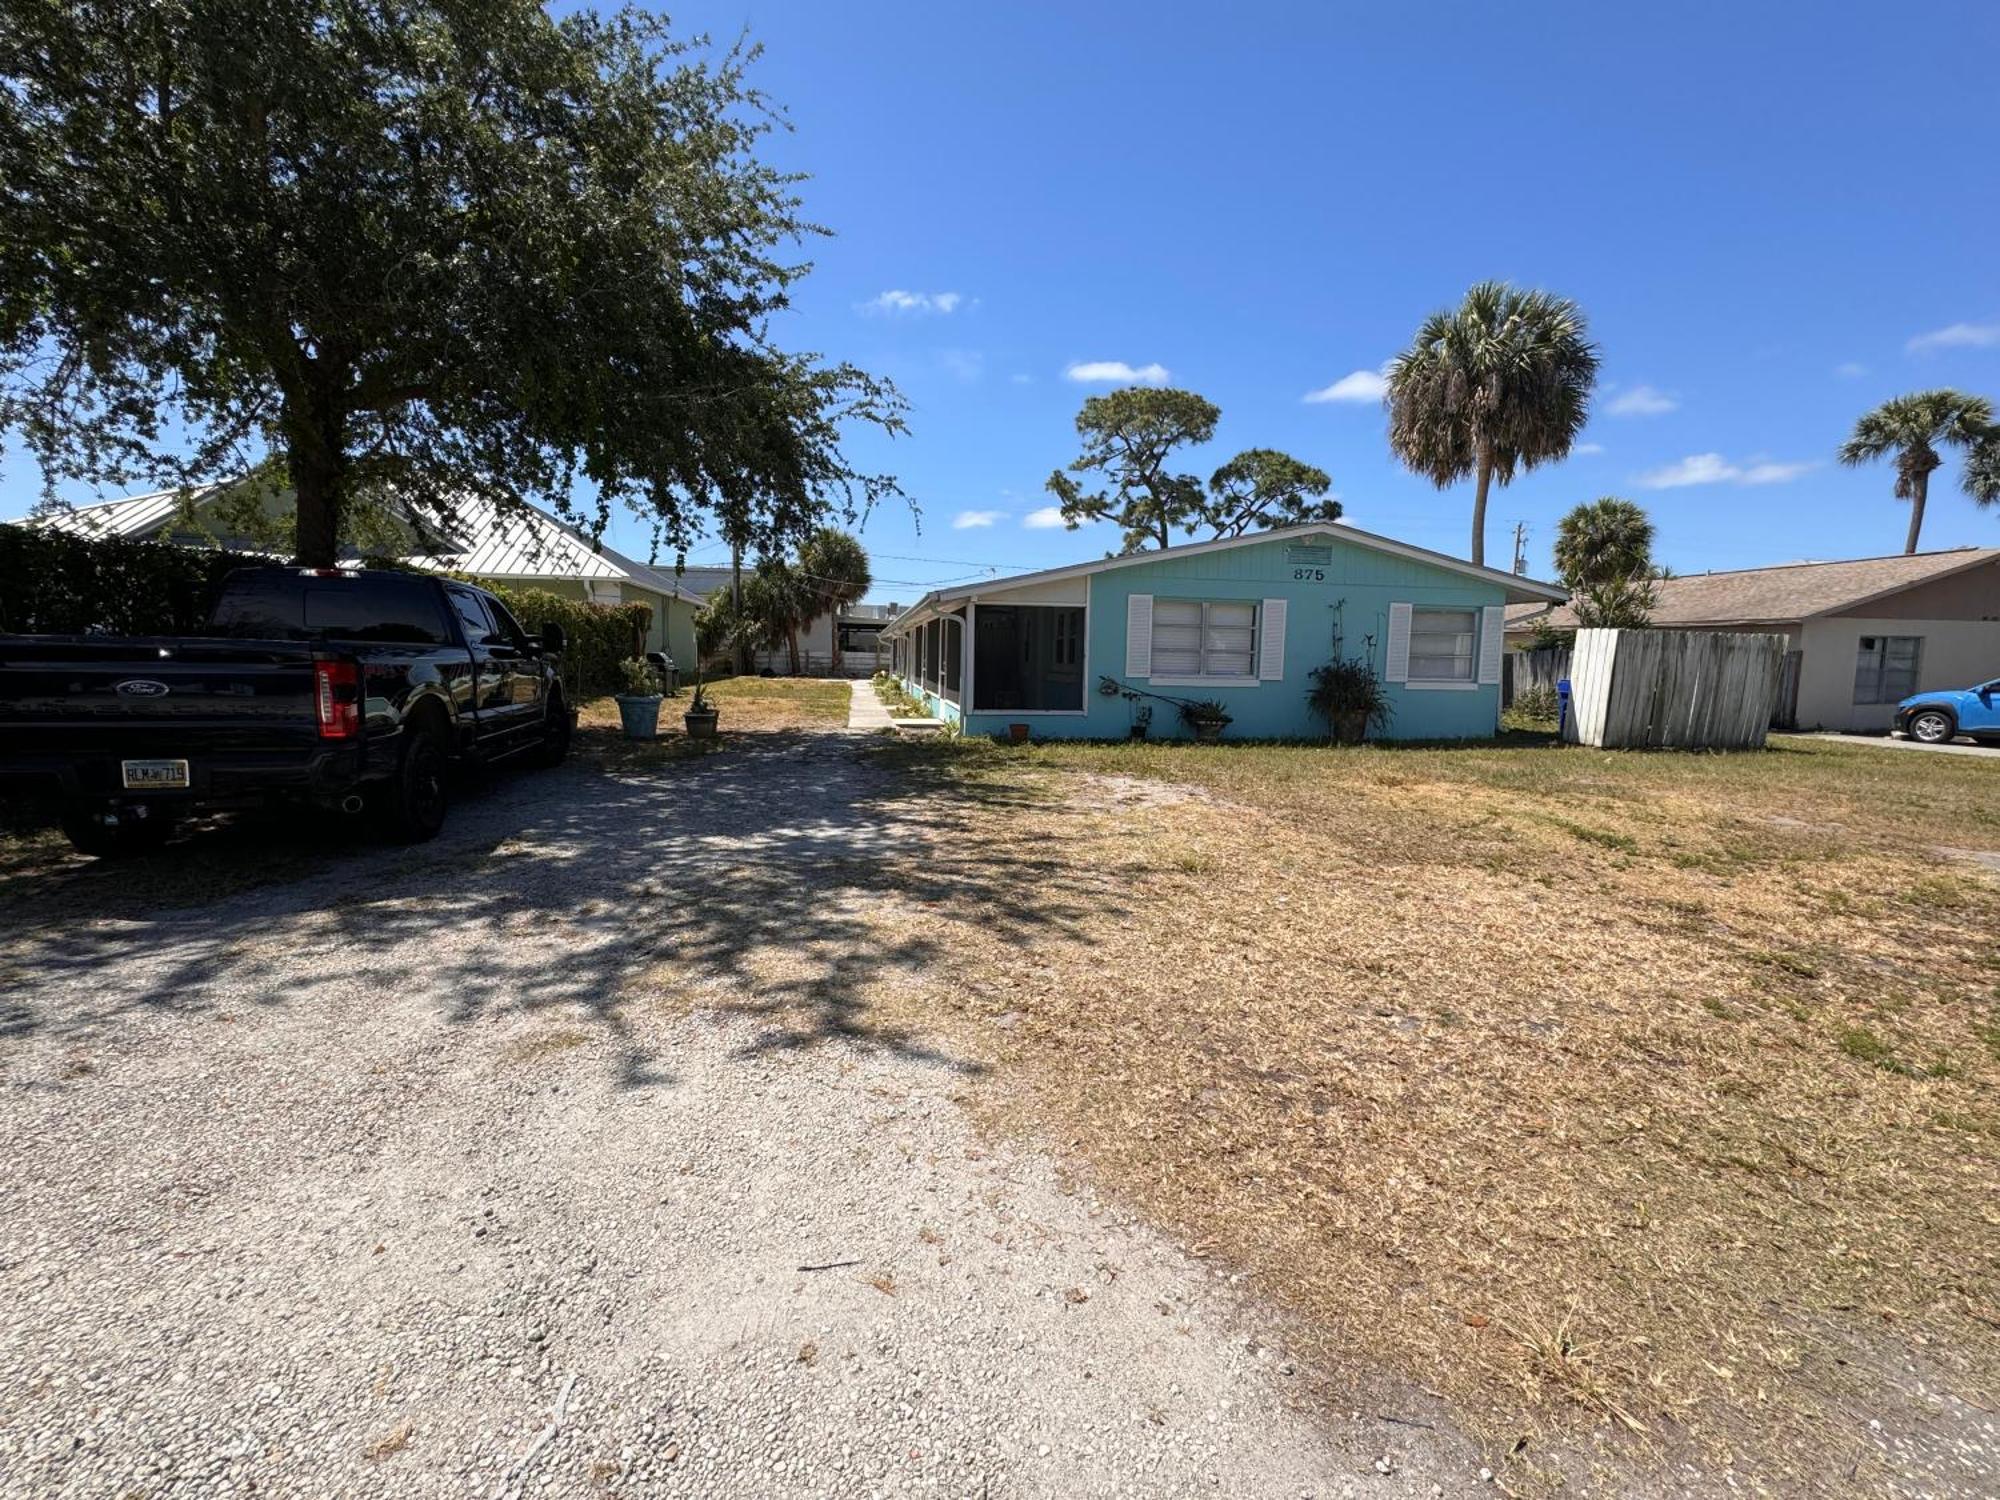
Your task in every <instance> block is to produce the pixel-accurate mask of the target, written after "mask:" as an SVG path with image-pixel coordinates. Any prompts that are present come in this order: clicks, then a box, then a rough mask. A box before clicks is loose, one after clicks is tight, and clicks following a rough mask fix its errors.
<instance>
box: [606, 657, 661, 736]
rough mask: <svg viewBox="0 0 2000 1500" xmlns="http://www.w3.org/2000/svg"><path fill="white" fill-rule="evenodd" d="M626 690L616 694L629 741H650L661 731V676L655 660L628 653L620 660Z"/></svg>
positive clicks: (619, 715)
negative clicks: (655, 667)
mask: <svg viewBox="0 0 2000 1500" xmlns="http://www.w3.org/2000/svg"><path fill="white" fill-rule="evenodd" d="M618 677H619V680H620V681H621V682H623V683H624V684H625V691H624V692H622V693H618V694H616V695H615V696H616V698H617V701H618V717H619V718H620V719H621V720H623V721H624V724H625V738H626V739H628V740H650V739H652V738H654V737H655V736H657V735H658V734H659V732H660V678H659V674H658V673H656V672H655V671H654V670H653V666H652V663H651V662H648V661H645V660H644V659H642V658H640V657H637V656H628V657H626V658H625V660H623V661H621V662H620V663H618Z"/></svg>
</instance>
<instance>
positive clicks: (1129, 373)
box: [1063, 359, 1167, 385]
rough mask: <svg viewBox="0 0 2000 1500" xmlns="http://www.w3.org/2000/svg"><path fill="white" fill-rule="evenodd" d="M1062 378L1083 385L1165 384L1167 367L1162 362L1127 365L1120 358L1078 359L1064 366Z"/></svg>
mask: <svg viewBox="0 0 2000 1500" xmlns="http://www.w3.org/2000/svg"><path fill="white" fill-rule="evenodd" d="M1063 378H1064V379H1065V380H1075V381H1078V382H1080V383H1082V384H1085V385H1091V384H1098V383H1103V384H1115V385H1165V384H1166V383H1167V367H1166V366H1165V365H1162V364H1150V365H1138V366H1133V365H1128V364H1126V363H1125V361H1124V360H1122V359H1092V360H1080V361H1077V362H1074V363H1071V364H1069V365H1067V366H1065V367H1064V369H1063Z"/></svg>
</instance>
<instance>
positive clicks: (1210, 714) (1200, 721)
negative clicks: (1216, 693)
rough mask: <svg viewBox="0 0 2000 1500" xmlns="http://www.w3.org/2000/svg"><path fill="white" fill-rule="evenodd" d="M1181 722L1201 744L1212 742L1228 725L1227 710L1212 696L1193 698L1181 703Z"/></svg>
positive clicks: (1219, 737) (1220, 736)
mask: <svg viewBox="0 0 2000 1500" xmlns="http://www.w3.org/2000/svg"><path fill="white" fill-rule="evenodd" d="M1181 722H1182V723H1183V724H1185V725H1187V727H1188V728H1189V729H1191V730H1193V731H1194V737H1195V738H1196V739H1197V740H1199V741H1201V742H1202V743H1203V744H1214V743H1215V741H1217V740H1219V739H1221V738H1222V731H1223V730H1225V729H1227V728H1228V727H1229V723H1230V719H1229V710H1228V709H1226V708H1224V707H1223V706H1222V705H1221V704H1220V703H1218V702H1217V701H1216V700H1215V699H1213V698H1195V699H1191V700H1190V701H1188V702H1186V703H1183V704H1182V705H1181Z"/></svg>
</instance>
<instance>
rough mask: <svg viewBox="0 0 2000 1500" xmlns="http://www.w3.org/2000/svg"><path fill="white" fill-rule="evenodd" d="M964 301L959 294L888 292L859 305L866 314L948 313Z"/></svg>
mask: <svg viewBox="0 0 2000 1500" xmlns="http://www.w3.org/2000/svg"><path fill="white" fill-rule="evenodd" d="M964 300H965V296H964V294H963V293H961V292H904V291H888V292H884V293H883V294H882V295H881V296H879V297H877V298H876V299H875V300H874V301H872V302H864V303H862V304H861V310H862V311H863V312H866V313H949V312H956V311H957V310H958V304H959V303H961V302H963V301H964Z"/></svg>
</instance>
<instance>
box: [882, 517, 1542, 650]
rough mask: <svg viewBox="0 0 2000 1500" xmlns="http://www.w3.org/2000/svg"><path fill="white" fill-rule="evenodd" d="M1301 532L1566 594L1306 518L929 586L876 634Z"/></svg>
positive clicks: (1511, 589) (1513, 593)
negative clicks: (980, 599)
mask: <svg viewBox="0 0 2000 1500" xmlns="http://www.w3.org/2000/svg"><path fill="white" fill-rule="evenodd" d="M1307 536H1327V537H1332V538H1334V539H1335V540H1338V541H1343V542H1348V543H1351V544H1352V545H1354V546H1357V547H1366V548H1367V549H1369V550H1370V551H1373V552H1386V553H1388V554H1390V555H1391V556H1393V557H1404V558H1409V559H1410V560H1412V561H1414V562H1421V563H1428V564H1430V565H1431V566H1432V567H1436V568H1444V569H1447V570H1449V571H1451V572H1454V573H1463V574H1464V575H1466V576H1467V577H1469V578H1477V579H1480V580H1481V581H1483V582H1486V583H1495V584H1498V585H1500V586H1501V587H1502V588H1504V589H1505V590H1506V591H1507V598H1508V599H1509V600H1511V601H1519V602H1523V603H1528V602H1532V603H1534V604H1535V605H1536V606H1537V607H1538V608H1545V607H1547V606H1548V605H1550V604H1558V603H1561V602H1562V600H1563V599H1564V598H1565V597H1566V595H1565V594H1564V592H1563V590H1562V589H1560V588H1558V587H1557V586H1556V585H1554V584H1552V583H1537V582H1536V581H1535V580H1534V579H1532V578H1522V577H1520V576H1518V575H1517V574H1513V573H1503V572H1501V571H1500V569H1498V568H1486V567H1480V566H1479V565H1477V564H1475V563H1469V562H1466V561H1465V560H1464V559H1462V558H1457V557H1447V556H1446V555H1445V554H1444V553H1442V552H1432V551H1431V550H1430V549H1429V548H1427V547H1413V546H1411V545H1410V544H1409V543H1408V542H1399V541H1396V540H1395V539H1394V538H1392V537H1386V536H1377V535H1376V534H1375V533H1374V532H1372V531H1362V530H1360V529H1359V528H1357V527H1353V526H1348V525H1346V524H1344V523H1342V522H1338V521H1309V522H1307V523H1305V524H1304V525H1301V526H1276V527H1273V528H1272V529H1271V530H1269V531H1252V532H1246V533H1245V534H1244V535H1242V536H1230V537H1220V538H1217V539H1216V540H1214V541H1210V542H1183V543H1181V544H1180V545H1179V546H1177V547H1158V548H1155V549H1154V550H1152V551H1150V552H1127V553H1124V554H1122V555H1120V556H1118V557H1100V558H1097V559H1096V560H1094V561H1092V562H1086V563H1073V564H1071V565H1070V566H1068V567H1062V568H1044V569H1042V570H1041V571H1040V572H1037V573H1015V574H1010V575H1009V576H1007V577H1005V578H987V579H982V580H981V581H980V582H978V583H966V584H960V585H958V586H957V587H955V588H948V589H933V590H932V591H931V592H930V593H928V594H926V595H924V597H923V598H921V599H919V600H918V601H917V602H916V603H915V604H913V605H911V606H910V607H909V608H908V609H906V610H904V611H903V613H902V614H900V615H898V616H897V617H896V621H895V623H894V624H893V625H891V626H889V627H888V628H887V629H885V630H884V631H883V632H882V633H883V634H884V635H898V634H901V633H902V632H903V631H904V630H905V629H907V628H908V627H910V626H912V625H919V624H922V623H923V622H924V621H925V620H927V619H929V618H930V617H931V616H933V615H935V614H936V613H937V612H938V611H939V610H940V609H942V608H944V607H946V606H949V605H952V604H956V603H959V602H961V601H963V600H967V599H972V598H976V597H977V596H978V595H981V594H991V593H995V592H998V591H1000V590H1003V589H1017V588H1026V587H1029V586H1031V585H1034V584H1041V583H1056V582H1059V581H1061V580H1063V579H1066V578H1086V577H1089V576H1090V575H1092V574H1094V573H1107V572H1110V571H1112V570H1113V569H1116V568H1131V567H1137V566H1139V565H1140V564H1142V563H1151V562H1158V561H1159V560H1160V559H1161V558H1163V557H1197V556H1200V555H1201V554H1202V553H1205V552H1226V551H1228V550H1230V549H1231V548H1234V547H1251V546H1255V545H1256V544H1258V543H1259V542H1273V541H1288V540H1292V539H1294V538H1298V537H1307Z"/></svg>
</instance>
